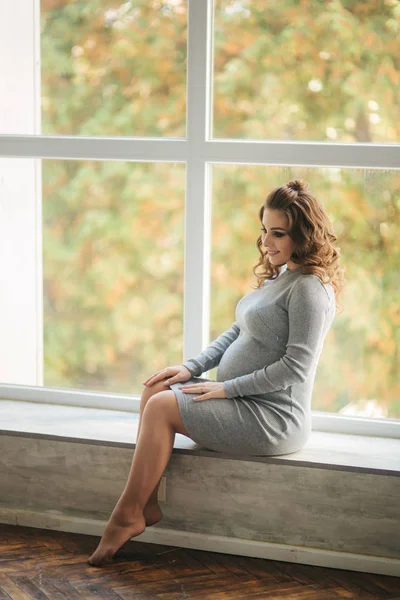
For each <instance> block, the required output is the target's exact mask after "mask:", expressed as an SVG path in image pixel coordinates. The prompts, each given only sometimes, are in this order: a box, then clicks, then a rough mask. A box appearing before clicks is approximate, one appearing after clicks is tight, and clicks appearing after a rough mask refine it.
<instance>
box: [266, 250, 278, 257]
mask: <svg viewBox="0 0 400 600" xmlns="http://www.w3.org/2000/svg"><path fill="white" fill-rule="evenodd" d="M268 254H270V255H271V256H275V254H279V250H278V251H277V252H270V251H269V250H268Z"/></svg>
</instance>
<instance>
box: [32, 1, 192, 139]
mask: <svg viewBox="0 0 400 600" xmlns="http://www.w3.org/2000/svg"><path fill="white" fill-rule="evenodd" d="M186 34H187V8H186V1H185V0H152V1H151V2H147V1H146V0H131V1H129V2H116V1H115V0H89V1H87V2H71V1H70V0H59V1H57V2H54V0H41V99H42V133H43V134H46V135H47V134H49V135H83V136H88V135H94V136H96V135H99V136H148V137H184V136H185V131H186V129H185V128H186V125H185V117H186Z"/></svg>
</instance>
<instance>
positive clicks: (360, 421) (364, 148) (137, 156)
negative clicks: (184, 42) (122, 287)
mask: <svg viewBox="0 0 400 600" xmlns="http://www.w3.org/2000/svg"><path fill="white" fill-rule="evenodd" d="M21 1H24V0H21ZM39 4H40V2H39V0H34V18H33V27H34V32H33V39H34V49H35V52H34V56H33V62H32V71H33V73H34V75H35V85H34V88H35V102H36V109H35V110H36V116H35V128H34V131H36V132H39V131H40V117H39V116H38V114H39V112H40V110H39V108H38V107H40V45H39V35H40V29H39V22H40V19H39V15H40V6H39ZM212 21H213V2H212V0H188V61H187V115H186V119H187V121H186V122H187V136H186V138H179V139H158V138H137V137H128V138H115V137H114V138H109V137H75V136H43V135H36V134H35V133H34V134H33V135H0V157H7V158H25V159H26V158H31V159H42V158H46V159H75V160H86V159H88V160H121V161H134V162H140V161H144V162H152V163H153V162H181V163H184V164H185V165H186V205H185V209H186V212H185V218H186V222H185V267H184V351H183V355H184V357H183V360H184V361H185V360H188V359H189V358H191V357H193V356H196V355H197V354H199V353H200V352H201V351H202V349H204V348H205V347H206V346H207V345H208V343H209V300H210V249H211V247H210V246H211V245H210V229H211V169H212V165H213V164H235V165H237V164H252V165H284V166H287V165H303V166H309V167H339V168H355V167H359V168H370V169H399V168H400V145H397V144H340V143H325V142H324V143H322V142H284V141H258V140H257V141H255V140H229V139H212V136H211V126H212V80H213V77H212V64H213V57H212V47H213V45H212V32H213V22H212ZM11 56H12V54H11ZM35 162H36V163H37V164H38V165H40V160H37V161H35ZM37 181H40V173H39V175H38V178H37ZM36 188H37V189H36V194H39V195H40V193H41V190H40V186H39V185H36ZM37 235H38V236H41V223H39V224H37ZM36 260H37V261H39V254H38V255H37V259H36ZM41 273H42V272H41V269H39V268H38V269H37V272H36V277H38V276H41ZM37 284H38V289H40V288H41V282H37ZM38 318H39V317H38ZM40 326H41V320H40V323H39V327H40ZM39 337H40V336H39ZM37 356H39V357H42V341H40V342H38V343H37ZM38 362H39V361H38ZM41 373H42V370H41V368H39V367H38V368H37V378H36V385H32V386H30V385H24V386H23V385H11V384H8V385H0V398H3V399H8V400H10V399H15V400H27V401H31V402H47V403H51V404H71V405H75V406H89V407H97V408H107V409H114V410H130V411H133V412H139V406H140V399H139V397H137V396H129V395H123V394H110V393H98V392H90V391H82V390H61V389H53V388H46V387H43V386H41V385H40V384H41V376H40V374H41ZM312 426H313V429H314V430H319V431H331V432H341V433H351V434H358V435H377V436H383V437H400V420H395V419H371V418H364V417H363V418H361V417H348V416H342V415H336V414H330V413H322V412H317V411H313V413H312Z"/></svg>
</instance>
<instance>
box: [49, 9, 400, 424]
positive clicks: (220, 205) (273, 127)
mask: <svg viewBox="0 0 400 600" xmlns="http://www.w3.org/2000/svg"><path fill="white" fill-rule="evenodd" d="M399 13H400V5H399V2H398V1H397V0H387V1H385V2H379V3H376V2H373V1H372V0H369V1H367V2H362V3H360V2H356V1H355V0H354V1H350V0H342V1H339V0H333V1H330V2H320V1H317V0H302V1H301V2H298V1H297V0H284V1H283V2H281V3H278V4H276V3H272V2H269V3H268V4H267V8H266V3H265V1H264V0H262V1H261V0H257V1H256V0H253V1H250V0H242V1H239V0H229V1H228V0H218V1H217V2H216V7H215V74H214V77H215V79H214V93H215V102H214V135H215V136H216V137H236V138H261V139H287V140H309V141H326V140H329V141H344V142H365V141H368V142H391V143H394V142H397V143H398V140H399V137H400V135H399V133H400V131H399V127H400V125H399V121H398V118H397V117H398V109H399V104H400V103H399V94H400V86H399V82H400V62H399V56H400V51H399V50H400V48H399V36H398V32H399V29H400V16H399ZM41 19H42V22H41V44H42V49H41V55H42V58H41V61H42V64H41V67H42V126H43V133H44V134H52V135H54V134H63V135H100V136H150V137H160V136H167V137H183V136H184V135H185V129H186V127H185V112H186V91H185V85H186V20H187V10H186V3H185V2H184V1H183V0H152V1H151V2H144V0H140V1H138V0H136V1H130V2H125V3H121V2H116V1H115V0H90V1H89V2H88V1H86V0H85V1H83V0H42V1H41ZM355 151H356V150H355ZM293 176H300V177H303V178H305V179H307V180H308V181H309V182H310V185H311V188H312V190H313V192H314V193H315V194H316V195H318V196H319V197H320V198H321V200H322V201H323V203H324V204H325V206H326V207H327V210H328V213H329V214H330V216H331V218H332V220H333V222H334V225H335V228H336V231H337V234H338V237H339V246H340V247H341V249H342V256H343V262H344V263H345V265H346V268H347V273H346V274H347V278H348V280H349V284H348V287H347V290H346V293H345V297H344V298H343V301H344V305H345V306H344V309H345V310H344V313H343V314H342V315H341V316H340V317H338V318H337V319H336V321H335V323H334V326H333V328H332V330H331V332H330V333H329V335H328V338H327V340H326V343H325V348H324V351H323V353H322V357H321V361H320V367H319V370H318V372H317V379H316V386H315V393H314V408H315V409H319V410H327V411H333V412H336V411H338V410H341V409H342V408H343V407H344V406H346V405H348V404H349V403H351V402H357V401H358V400H360V399H374V400H376V402H377V403H378V404H379V406H381V407H382V410H383V411H384V412H385V411H386V414H387V416H391V417H400V381H399V375H398V364H399V354H400V352H399V347H400V333H399V332H400V313H399V308H398V301H397V294H398V289H399V288H400V285H399V284H400V282H399V268H398V267H399V264H400V261H399V258H400V242H399V239H400V236H399V228H400V174H399V172H396V171H382V170H379V171H378V170H377V171H362V170H358V169H351V170H349V169H341V170H340V169H317V168H314V169H312V168H304V167H293V168H287V167H270V166H265V167H264V166H257V167H253V166H234V165H223V166H222V165H220V166H216V167H214V170H213V193H214V196H213V216H212V218H213V220H212V282H211V285H212V302H211V332H210V333H211V335H210V339H214V338H215V337H217V336H218V335H219V334H220V333H221V332H222V331H224V330H225V329H226V328H228V327H229V326H230V325H231V323H232V322H233V321H234V320H235V313H234V311H235V306H236V303H237V301H238V300H239V298H240V297H241V296H243V295H244V294H246V293H249V292H251V291H252V289H253V287H252V286H254V285H255V283H256V281H255V278H254V276H253V274H252V267H253V265H254V264H255V263H256V262H257V260H258V251H257V248H256V243H255V242H256V239H257V237H258V236H259V233H260V231H259V227H260V224H259V222H258V210H259V208H260V206H261V204H262V202H263V200H264V199H265V197H266V195H267V193H268V192H269V191H270V190H271V189H272V188H273V187H275V186H277V185H281V184H282V183H284V182H286V181H288V180H289V179H290V178H292V177H293ZM184 195H185V169H184V166H183V165H174V164H168V165H166V164H160V163H154V164H146V163H136V164H133V163H128V162H118V161H115V162H114V161H104V162H97V161H67V160H65V161H55V160H51V161H43V225H44V240H43V243H44V296H45V315H44V335H45V385H50V386H57V387H71V388H74V387H75V388H76V387H81V388H84V389H95V390H100V391H109V392H120V393H132V392H134V393H137V392H139V390H140V384H141V381H143V379H144V378H145V377H147V376H148V375H149V374H150V373H152V372H154V371H155V370H158V369H160V368H162V367H164V366H166V365H168V364H176V363H179V362H181V361H182V343H183V337H182V336H183V330H182V318H183V251H184Z"/></svg>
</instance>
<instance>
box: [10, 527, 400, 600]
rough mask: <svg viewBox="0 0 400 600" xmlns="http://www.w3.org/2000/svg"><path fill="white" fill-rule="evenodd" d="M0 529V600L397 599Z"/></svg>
mask: <svg viewBox="0 0 400 600" xmlns="http://www.w3.org/2000/svg"><path fill="white" fill-rule="evenodd" d="M98 539H99V538H96V537H94V536H86V535H76V534H69V533H65V532H56V531H51V532H50V531H47V530H41V529H33V528H32V529H30V528H27V527H14V526H9V525H1V524H0V600H101V599H102V598H103V599H104V600H183V599H186V600H266V599H267V598H268V600H284V599H285V600H347V599H349V600H352V599H353V600H396V598H397V599H398V600H400V578H396V577H388V576H381V575H376V574H370V573H358V572H355V571H346V570H341V569H329V568H326V567H312V566H309V565H298V564H295V563H287V562H282V561H272V560H266V559H261V558H253V557H246V556H235V555H230V554H224V553H218V552H209V551H202V550H193V549H187V548H173V547H171V546H160V545H158V544H157V545H153V544H146V543H144V542H140V543H135V542H129V543H128V544H126V545H125V546H124V547H123V548H122V549H121V550H120V551H119V552H118V553H117V555H116V558H115V560H113V562H112V563H110V564H108V565H105V566H104V567H102V568H96V567H92V566H90V565H88V563H87V559H88V557H89V555H90V553H91V552H92V551H93V550H94V548H95V547H96V545H97V543H98Z"/></svg>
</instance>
